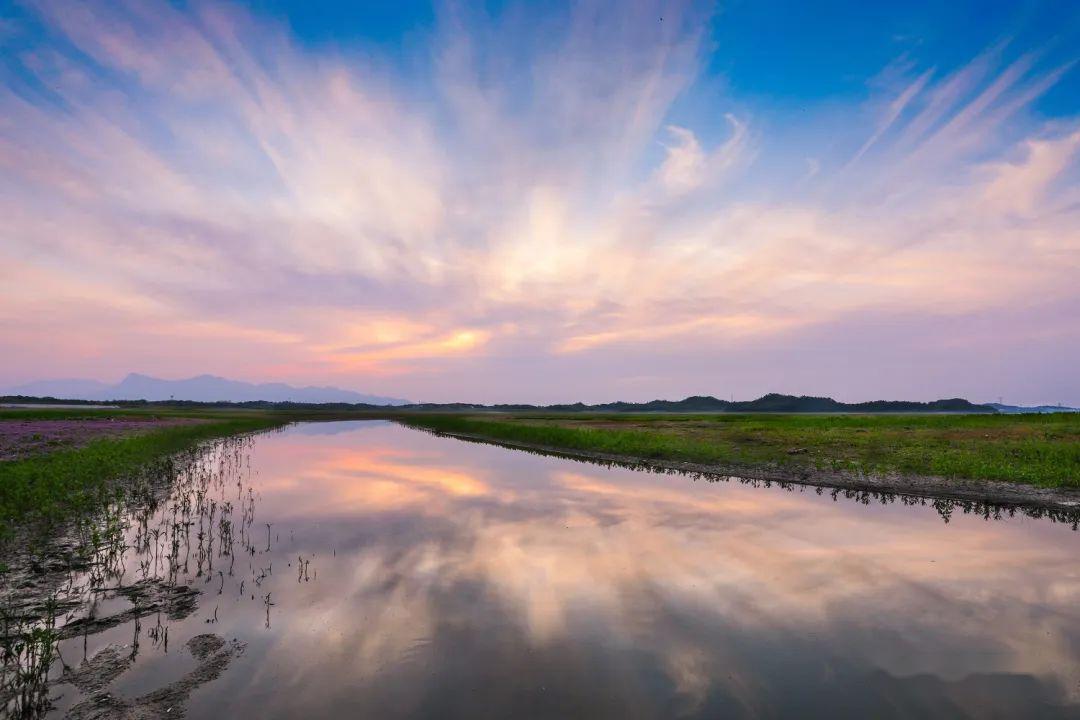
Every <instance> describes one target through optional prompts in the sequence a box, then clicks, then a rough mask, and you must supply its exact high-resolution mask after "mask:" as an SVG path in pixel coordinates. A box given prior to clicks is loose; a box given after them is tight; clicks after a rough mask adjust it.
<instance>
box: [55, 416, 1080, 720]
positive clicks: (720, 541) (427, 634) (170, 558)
mask: <svg viewBox="0 0 1080 720" xmlns="http://www.w3.org/2000/svg"><path fill="white" fill-rule="evenodd" d="M200 473H201V474H200ZM192 476H193V477H195V478H196V481H195V482H192V481H190V479H189V481H185V482H182V483H181V484H180V485H179V486H178V487H179V490H178V491H176V492H174V495H173V497H171V498H170V499H169V500H168V501H167V502H165V503H163V504H162V505H161V506H160V507H158V508H156V509H155V511H154V513H153V514H152V515H151V516H149V517H148V518H145V524H143V525H141V524H140V523H139V522H132V523H131V525H130V527H129V528H128V529H127V530H126V531H125V532H126V537H127V541H126V544H127V546H128V547H127V548H126V549H125V550H124V551H123V556H122V558H121V560H122V562H121V563H119V564H118V565H117V566H116V568H117V569H116V570H115V571H114V572H113V573H112V575H111V576H109V577H105V578H104V579H101V578H99V579H98V582H99V584H100V585H103V586H104V587H116V586H124V585H130V584H131V583H134V582H136V581H138V580H140V579H144V578H155V577H157V578H166V579H170V578H171V579H172V580H173V581H174V582H175V583H178V584H187V585H191V586H193V587H196V588H198V589H199V590H201V596H200V597H199V601H198V608H197V609H196V610H195V611H194V612H191V613H190V614H189V615H187V616H186V617H183V615H184V611H183V610H182V609H181V611H180V612H178V613H177V616H178V617H182V619H175V620H173V619H169V617H168V616H167V614H166V613H164V612H157V613H152V614H148V615H145V616H143V617H141V618H139V619H138V620H137V621H136V620H131V621H128V622H124V623H120V624H118V625H116V626H115V627H111V628H108V629H105V630H102V631H100V632H96V633H93V634H87V635H78V636H74V637H70V638H68V639H65V640H62V641H61V642H60V643H59V650H60V655H61V657H62V658H63V661H62V662H61V661H57V662H55V663H53V665H52V669H51V670H50V674H51V677H52V678H53V684H52V686H51V687H50V689H49V694H50V696H51V697H52V698H53V700H52V703H53V709H52V711H51V715H52V716H62V715H63V714H64V713H65V712H69V711H72V710H73V709H74V710H75V712H76V713H77V714H79V716H81V717H91V716H94V715H93V713H94V712H98V713H99V715H100V716H101V717H121V716H123V712H125V707H127V706H124V705H123V703H124V702H125V700H124V699H126V700H127V701H133V700H135V699H137V698H140V697H142V698H143V700H142V701H140V702H143V705H141V706H139V707H141V708H142V709H143V710H145V709H146V708H148V707H149V708H151V709H152V710H154V711H155V712H158V713H160V714H161V715H162V716H163V717H175V716H176V715H177V714H179V713H180V712H182V711H183V710H184V708H185V707H186V712H187V716H188V717H191V718H220V717H230V716H235V717H258V718H318V717H361V716H370V717H389V718H394V717H439V718H449V717H467V718H476V717H525V718H529V717H544V718H549V717H550V718H554V717H589V718H604V717H612V718H638V717H641V718H654V717H710V718H711V717H733V718H738V717H800V718H802V717H823V718H836V717H851V718H866V717H878V718H888V717H932V716H937V717H950V718H952V717H974V718H991V717H994V718H997V717H1028V718H1039V717H1047V718H1065V717H1069V718H1076V717H1080V662H1078V661H1080V602H1078V601H1080V562H1078V561H1077V558H1078V557H1080V554H1078V551H1080V533H1077V532H1075V531H1073V530H1072V529H1071V528H1070V527H1069V526H1068V525H1064V524H1056V523H1051V522H1049V521H1046V520H1036V519H1032V518H1027V517H1020V516H1017V517H1014V518H1006V519H1000V520H995V519H984V518H983V517H979V516H974V515H965V514H963V513H960V512H956V513H954V514H953V515H952V517H951V518H950V519H949V521H948V522H945V521H943V518H942V515H941V514H940V513H939V512H938V511H937V510H936V509H935V508H934V507H933V506H931V505H916V506H910V505H905V504H903V503H899V502H893V503H889V504H881V503H877V502H871V503H870V504H863V503H860V502H853V501H851V500H846V499H844V498H842V497H841V498H839V499H834V498H832V497H830V495H829V494H828V493H827V492H826V493H824V494H820V495H819V494H818V493H816V492H815V491H814V490H813V489H805V490H801V491H800V490H798V489H796V490H794V491H791V490H786V489H782V488H778V487H769V488H766V487H751V486H748V485H744V484H740V483H737V482H726V483H725V482H721V483H710V482H704V481H695V480H693V479H691V478H687V477H683V476H676V475H655V474H649V473H644V472H638V471H632V470H626V469H617V468H616V469H609V468H604V467H600V466H596V465H590V464H584V463H577V462H573V461H569V460H564V459H558V458H551V457H543V456H537V455H531V454H526V453H521V452H516V451H511V450H506V449H502V448H498V447H493V446H487V445H480V444H475V443H465V442H460V441H456V440H452V439H446V438H440V437H435V436H432V435H429V434H426V433H422V432H417V431H413V430H408V429H405V428H402V427H399V426H396V425H392V424H388V423H382V422H343V423H327V424H310V425H298V426H293V427H291V428H289V429H287V430H285V431H283V432H279V433H271V434H266V435H260V436H257V437H256V438H254V440H253V441H251V443H250V445H249V446H248V447H247V448H245V449H243V450H242V451H241V452H240V453H239V454H237V453H236V452H235V449H234V450H229V451H218V452H217V454H216V455H214V457H212V458H210V459H208V460H206V461H205V463H204V464H203V466H202V467H201V468H200V469H198V470H196V471H195V472H194V473H192ZM200 478H201V479H200ZM200 483H201V484H200ZM249 489H250V492H249ZM181 494H185V497H186V499H185V497H180V496H179V495H181ZM211 502H212V503H213V507H214V517H213V519H212V521H211V518H210V515H209V514H208V513H209V511H208V508H209V507H210V504H211ZM225 503H230V504H231V505H230V506H226V505H225ZM185 510H186V511H187V513H188V515H187V517H190V518H191V519H192V522H193V523H195V524H193V525H191V526H183V527H184V530H183V533H182V540H183V542H180V541H179V539H178V541H177V545H175V546H173V545H171V544H170V543H171V539H170V538H171V537H173V536H175V535H176V533H175V532H174V531H173V530H170V528H177V527H180V525H178V524H177V523H178V521H177V520H175V518H178V517H179V518H182V517H185V515H184V512H185ZM226 510H227V512H226ZM223 513H224V514H225V515H226V516H227V519H228V522H227V523H225V522H223V521H222V515H223ZM200 519H201V521H202V533H203V536H202V539H201V541H200V539H199V538H198V534H199V532H200V531H199V527H200V525H199V520H200ZM267 523H270V526H269V528H267V525H266V524H267ZM155 528H156V529H157V531H158V532H157V534H156V535H155V533H154V530H155ZM223 528H227V529H224V530H223ZM222 532H224V533H225V534H224V537H223V536H222ZM230 534H231V537H230ZM148 538H149V540H147V539H148ZM138 545H142V548H141V549H136V548H135V547H132V546H138ZM151 546H153V548H156V549H153V548H152V547H151ZM268 548H269V549H268ZM185 563H186V564H187V568H186V570H185V568H184V564H185ZM211 564H212V567H211ZM170 566H172V567H173V571H172V572H171V573H170V571H169V570H168V568H169V567H170ZM230 569H231V574H230ZM200 573H201V574H200ZM106 574H107V573H106ZM79 578H80V579H77V580H76V582H75V584H76V585H78V584H79V583H81V582H84V581H85V573H83V574H81V575H79ZM241 583H243V591H242V592H241V589H240V588H241ZM114 596H115V593H109V592H99V593H97V594H96V595H95V597H97V598H98V601H99V607H98V608H97V611H96V612H97V614H98V616H99V617H100V616H106V615H108V614H110V613H115V612H118V611H121V610H123V609H125V608H131V607H132V604H131V602H129V601H127V600H124V599H123V598H120V597H114ZM267 596H269V597H267ZM73 614H75V615H79V614H85V610H79V611H77V612H75V613H73ZM63 622H64V621H63V619H61V620H59V621H58V625H62V624H63ZM165 628H167V631H168V632H167V635H166V634H165V632H164V629H165ZM205 634H212V635H215V636H217V637H218V638H220V639H217V640H213V641H212V642H214V643H216V645H214V646H213V647H211V648H210V649H209V650H206V651H205V652H206V654H205V657H208V658H211V660H210V662H217V665H215V666H214V667H213V668H212V670H213V671H212V672H207V661H206V660H205V658H204V659H203V660H201V661H200V660H199V659H198V658H196V657H195V655H194V654H193V653H192V652H191V651H190V650H189V649H188V648H186V647H185V643H186V642H187V641H188V640H189V639H190V638H193V637H196V636H199V635H205ZM163 640H167V643H166V642H163ZM223 641H224V644H222V642H223ZM234 641H235V642H234ZM200 642H202V641H200ZM110 645H112V646H116V647H114V648H113V649H112V650H111V651H106V652H113V653H115V654H116V655H117V656H122V657H124V658H127V660H126V661H125V662H128V663H130V665H129V666H124V667H119V668H118V669H114V670H113V671H111V672H112V674H115V675H116V677H115V679H111V681H110V682H106V683H105V684H101V683H100V682H99V684H98V688H97V690H96V692H99V693H101V692H108V693H110V695H111V696H112V697H114V698H121V701H120V704H119V705H111V706H101V705H98V706H95V705H93V703H92V702H89V703H88V702H87V698H88V697H89V696H90V695H93V694H94V692H95V691H94V690H93V689H90V690H87V689H86V687H85V686H86V685H87V683H86V682H84V683H83V685H84V691H79V690H78V689H77V687H76V685H77V683H76V684H72V683H71V682H62V681H61V679H62V675H63V665H67V666H68V667H69V668H72V669H75V668H78V666H79V664H80V663H81V662H82V661H83V660H84V658H93V657H94V656H95V654H96V653H99V652H100V651H102V649H103V648H106V647H108V646H110ZM102 657H104V656H100V655H99V656H98V659H99V660H100V659H101V658H102ZM214 658H217V660H214ZM121 670H122V671H121ZM71 672H72V671H71V670H69V677H70V673H71ZM200 673H202V674H201V675H200ZM185 676H186V677H187V678H188V679H189V680H191V678H193V677H194V680H193V681H191V682H188V683H187V684H186V685H185V684H184V682H187V681H184V682H179V681H182V680H183V679H184V678H185ZM106 680H110V678H106ZM162 688H166V690H165V691H162ZM170 688H171V689H170ZM155 692H157V693H158V695H157V696H154V695H153V693H155ZM147 694H151V695H150V696H151V698H154V697H157V698H158V700H159V702H158V704H156V705H154V704H152V703H151V704H149V705H147V704H146V701H145V696H146V695H147ZM80 703H82V705H80ZM138 709H139V708H135V709H134V710H133V709H132V708H130V707H128V708H127V711H131V712H135V710H138Z"/></svg>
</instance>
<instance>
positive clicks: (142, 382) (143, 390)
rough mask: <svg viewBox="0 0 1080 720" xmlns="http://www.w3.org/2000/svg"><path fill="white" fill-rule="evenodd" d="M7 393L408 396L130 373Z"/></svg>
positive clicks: (336, 399) (227, 398)
mask: <svg viewBox="0 0 1080 720" xmlns="http://www.w3.org/2000/svg"><path fill="white" fill-rule="evenodd" d="M9 393H10V394H11V395H24V396H36V397H53V398H64V399H69V400H94V401H106V400H149V401H151V402H153V401H160V400H172V399H175V400H191V401H196V402H207V403H213V402H221V401H224V402H252V401H266V402H295V403H347V404H366V405H406V404H408V400H403V399H401V398H393V397H383V396H380V395H366V394H364V393H358V392H353V391H351V390H342V389H341V388H335V387H293V386H292V385H286V384H284V383H249V382H243V381H240V380H229V379H227V378H223V377H218V376H216V375H199V376H197V377H192V378H187V379H184V380H163V379H161V378H155V377H150V376H149V375H140V374H138V373H131V374H130V375H128V376H127V377H125V378H124V379H123V380H121V381H120V382H119V383H117V384H115V385H109V384H107V383H102V382H98V381H96V380H42V381H39V382H32V383H27V384H26V385H20V386H19V387H15V388H11V389H10V390H9Z"/></svg>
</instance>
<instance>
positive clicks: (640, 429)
mask: <svg viewBox="0 0 1080 720" xmlns="http://www.w3.org/2000/svg"><path fill="white" fill-rule="evenodd" d="M402 421H403V422H404V423H406V424H409V425H413V426H416V427H421V428H426V429H429V430H434V431H439V432H450V433H463V434H468V435H474V436H478V437H481V438H486V439H490V440H494V441H504V442H517V443H527V444H531V445H537V446H544V447H548V448H554V449H561V450H566V451H571V452H582V453H604V454H610V455H620V456H626V457H632V458H640V459H643V460H671V461H684V462H693V463H700V464H706V465H715V466H717V467H723V468H740V467H741V468H750V469H752V468H773V469H775V468H779V469H785V470H791V471H798V470H800V469H807V468H809V469H814V470H822V471H834V472H840V471H850V472H859V473H864V474H886V473H901V474H905V475H917V476H936V477H944V478H963V479H974V480H1004V481H1012V482H1023V483H1027V484H1030V485H1035V486H1038V487H1047V488H1080V414H1065V413H1061V414H1052V415H767V414H754V415H749V414H719V415H588V416H582V415H518V416H514V415H508V416H491V415H486V416H465V415H438V416H434V415H433V416H425V415H410V416H407V417H404V418H402Z"/></svg>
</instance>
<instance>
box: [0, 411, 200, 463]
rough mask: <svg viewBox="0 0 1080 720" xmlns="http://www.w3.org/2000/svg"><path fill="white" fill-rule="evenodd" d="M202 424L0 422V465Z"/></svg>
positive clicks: (157, 420) (173, 421) (85, 420)
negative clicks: (108, 439)
mask: <svg viewBox="0 0 1080 720" xmlns="http://www.w3.org/2000/svg"><path fill="white" fill-rule="evenodd" d="M201 422H205V421H204V420H199V419H195V418H154V417H146V418H80V419H67V420H0V461H4V460H19V459H22V458H26V457H30V456H32V455H38V454H41V453H46V452H51V451H53V450H59V449H67V448H73V447H79V446H81V445H85V444H86V443H88V442H90V441H91V440H97V439H99V438H105V437H121V436H124V435H132V434H136V433H144V432H149V431H151V430H156V429H158V428H163V427H172V426H175V425H191V424H195V423H201Z"/></svg>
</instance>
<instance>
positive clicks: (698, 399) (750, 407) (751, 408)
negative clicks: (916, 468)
mask: <svg viewBox="0 0 1080 720" xmlns="http://www.w3.org/2000/svg"><path fill="white" fill-rule="evenodd" d="M407 408H408V409H415V410H433V411H439V410H441V411H444V412H462V411H485V410H487V411H496V412H530V411H536V412H781V413H808V412H809V413H813V412H820V413H843V412H854V413H890V412H891V413H897V412H960V413H992V412H995V410H994V408H992V407H990V406H988V405H976V404H974V403H971V402H969V401H967V400H964V399H963V398H950V399H947V400H934V401H932V402H912V401H907V400H873V401H870V402H862V403H842V402H839V401H837V400H833V399H832V398H827V397H809V396H806V395H801V396H798V397H796V396H795V395H780V394H777V393H769V394H768V395H763V396H762V397H760V398H758V399H757V400H743V401H737V402H731V401H728V400H720V399H719V398H715V397H712V396H711V395H695V396H692V397H688V398H686V399H685V400H650V401H649V402H642V403H631V402H611V403H601V404H598V405H586V404H585V403H573V404H570V405H566V404H563V405H477V404H470V403H424V404H421V405H409V406H407Z"/></svg>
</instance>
